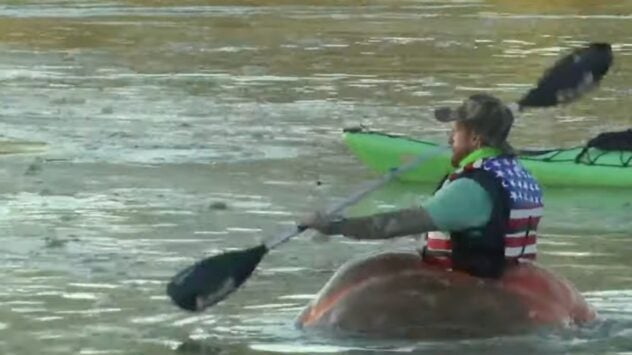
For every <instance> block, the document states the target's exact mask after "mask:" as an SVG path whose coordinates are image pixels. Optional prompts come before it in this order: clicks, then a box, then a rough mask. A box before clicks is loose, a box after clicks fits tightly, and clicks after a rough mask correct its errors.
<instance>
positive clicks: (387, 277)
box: [296, 253, 596, 339]
mask: <svg viewBox="0 0 632 355" xmlns="http://www.w3.org/2000/svg"><path fill="white" fill-rule="evenodd" d="M595 317H596V313H595V311H594V309H593V308H592V307H591V306H590V305H589V304H588V303H587V302H586V301H585V300H584V298H583V297H582V295H581V294H580V293H579V292H578V291H577V289H575V287H573V285H572V284H570V282H568V281H567V280H565V279H563V278H561V277H559V276H557V275H555V274H553V273H551V272H550V271H548V270H546V269H544V268H543V267H541V266H538V265H537V264H535V263H530V262H529V263H526V262H525V263H521V264H520V265H518V266H515V267H512V268H510V269H508V270H507V272H506V273H505V275H504V276H503V277H502V278H501V279H500V280H484V279H480V278H475V277H472V276H469V275H467V274H464V273H461V272H453V271H448V270H444V269H441V268H438V267H436V266H432V265H428V264H426V263H424V262H423V261H422V260H421V258H420V256H419V255H418V254H412V253H385V254H378V255H376V256H371V257H368V258H365V259H361V260H357V261H352V262H350V263H348V264H346V265H344V266H343V267H341V268H340V269H339V270H338V271H337V272H336V273H335V274H334V275H333V277H332V278H331V279H330V280H329V282H328V283H327V284H326V285H325V286H324V287H323V289H322V290H321V291H320V292H319V294H318V295H317V296H316V298H315V299H314V300H313V301H312V302H311V303H309V304H308V305H307V307H306V308H305V309H304V310H303V311H302V312H301V314H300V315H299V317H298V318H297V321H296V323H297V326H298V327H300V328H303V329H319V330H325V331H332V332H334V333H338V334H358V335H366V336H371V337H383V338H408V339H445V338H480V337H492V336H498V335H511V334H523V333H525V332H532V331H534V330H536V329H540V328H542V327H553V328H564V327H569V326H574V325H581V324H584V323H586V322H589V321H591V320H593V319H594V318H595Z"/></svg>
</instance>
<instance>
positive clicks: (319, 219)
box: [298, 211, 342, 235]
mask: <svg viewBox="0 0 632 355" xmlns="http://www.w3.org/2000/svg"><path fill="white" fill-rule="evenodd" d="M341 220H342V218H340V217H338V216H334V217H331V216H329V215H327V214H326V213H324V212H320V211H319V212H313V213H310V214H308V215H306V216H304V217H303V218H301V220H300V221H299V222H298V227H299V228H304V229H307V228H312V229H315V230H317V231H319V232H320V233H322V234H326V235H333V234H340V230H339V229H340V228H339V227H340V222H341Z"/></svg>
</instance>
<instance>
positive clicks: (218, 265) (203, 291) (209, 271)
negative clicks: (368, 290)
mask: <svg viewBox="0 0 632 355" xmlns="http://www.w3.org/2000/svg"><path fill="white" fill-rule="evenodd" d="M611 64H612V49H611V47H610V45H609V44H608V43H591V44H589V45H588V46H586V47H583V48H580V49H577V50H575V51H573V52H572V53H570V54H568V55H566V56H564V57H562V58H561V59H559V60H558V61H557V62H556V63H555V64H554V65H553V66H552V67H551V68H549V69H548V70H547V71H546V72H545V73H544V75H543V76H542V78H540V80H539V81H538V84H537V86H536V87H535V88H533V89H531V90H530V91H529V92H528V93H527V94H526V95H525V96H523V97H522V98H521V99H520V100H519V101H518V102H517V105H518V109H519V110H523V109H526V108H533V107H549V106H555V105H558V104H563V103H568V102H571V101H573V100H575V99H577V98H578V97H580V96H581V95H582V94H584V93H585V92H587V91H589V90H590V89H592V88H594V87H595V86H596V85H597V84H598V83H599V81H600V80H601V79H602V78H603V76H604V75H605V74H606V72H607V71H608V69H609V68H610V65H611ZM438 151H439V152H442V151H444V149H438ZM437 153H438V152H437V151H431V152H426V153H424V154H422V155H421V156H419V157H418V158H417V159H415V160H414V161H413V162H411V163H408V164H406V165H404V166H401V167H399V168H396V169H393V170H391V171H390V172H389V173H388V174H386V175H384V176H383V177H382V178H380V179H379V180H377V181H375V182H373V183H370V184H369V185H368V186H366V187H365V188H364V189H361V190H359V191H358V192H357V193H356V194H354V195H353V196H350V197H349V198H347V199H345V200H344V201H342V202H340V203H339V204H337V205H336V206H335V207H333V208H332V209H331V210H330V211H327V214H328V215H335V214H338V213H340V212H342V211H343V210H344V209H345V208H347V207H348V206H350V205H353V204H354V203H356V202H358V201H359V200H361V199H362V198H363V197H364V196H366V195H367V194H369V193H371V192H373V191H374V190H376V189H378V188H380V187H381V186H383V185H385V184H387V183H388V182H390V181H391V180H392V179H393V178H395V177H396V176H398V175H400V174H402V173H403V172H405V171H408V170H410V169H413V168H415V167H417V166H418V165H420V164H421V163H423V162H424V161H425V160H427V159H429V158H431V157H434V156H435V155H436V154H437ZM305 229H306V228H305V227H303V226H297V228H296V229H295V230H293V231H291V232H289V233H288V234H286V235H282V236H276V237H273V238H269V239H267V240H265V241H264V242H263V243H262V244H261V245H258V246H255V247H252V248H248V249H244V250H239V251H230V252H226V253H222V254H219V255H214V256H210V257H207V258H205V259H203V260H200V261H198V262H197V263H195V264H193V265H191V266H189V267H187V268H186V269H184V270H182V271H180V272H179V273H177V274H176V275H175V276H174V277H173V278H172V279H171V281H170V282H169V284H168V285H167V294H168V295H169V297H170V298H171V300H172V301H173V303H175V304H176V305H178V306H179V307H180V308H182V309H185V310H188V311H192V312H194V311H202V310H204V309H205V308H207V307H209V306H212V305H214V304H216V303H218V302H219V301H221V300H223V299H224V298H226V296H228V295H229V294H230V293H232V292H233V291H235V290H237V288H239V287H240V286H241V285H242V284H243V283H244V282H245V281H246V280H247V279H248V277H250V275H251V274H252V272H253V271H254V269H255V268H256V267H257V265H258V264H259V262H260V261H261V259H262V258H263V256H264V255H266V254H267V253H268V251H270V250H271V249H273V248H275V247H277V246H279V245H280V244H282V243H284V242H286V241H288V240H290V239H291V238H293V237H295V236H297V235H299V234H301V233H302V232H303V231H304V230H305Z"/></svg>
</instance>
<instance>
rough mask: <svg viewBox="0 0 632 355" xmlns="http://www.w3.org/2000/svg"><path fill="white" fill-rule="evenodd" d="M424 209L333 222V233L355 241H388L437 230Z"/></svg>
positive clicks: (403, 210)
mask: <svg viewBox="0 0 632 355" xmlns="http://www.w3.org/2000/svg"><path fill="white" fill-rule="evenodd" d="M435 229H436V228H435V225H434V222H433V221H432V219H431V218H430V215H428V213H427V212H426V211H425V210H424V209H423V208H419V207H418V208H409V209H402V210H397V211H393V212H386V213H378V214H374V215H370V216H366V217H356V218H343V219H340V220H338V221H335V222H332V232H335V233H334V234H342V235H344V236H346V237H351V238H354V239H388V238H394V237H401V236H405V235H411V234H418V233H424V232H428V231H432V230H435Z"/></svg>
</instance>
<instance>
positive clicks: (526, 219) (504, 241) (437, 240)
mask: <svg viewBox="0 0 632 355" xmlns="http://www.w3.org/2000/svg"><path fill="white" fill-rule="evenodd" d="M459 178H471V179H473V180H475V181H476V182H478V183H479V184H480V185H481V186H482V187H483V188H484V189H485V190H486V191H487V192H488V193H489V194H490V197H491V198H492V203H493V208H492V216H491V219H490V221H489V222H488V224H487V225H486V226H484V227H483V228H480V229H479V230H478V232H479V233H482V236H478V237H473V236H472V235H471V232H472V231H471V230H466V231H450V234H445V233H442V232H430V233H428V234H427V236H426V246H425V248H424V260H426V261H427V262H429V263H431V264H436V265H440V266H443V267H445V268H454V269H464V271H467V272H470V273H472V274H475V275H476V274H480V275H477V276H483V277H485V276H488V277H498V276H500V274H501V273H502V270H503V269H504V266H505V265H506V264H507V263H508V262H517V261H518V260H519V259H535V257H536V253H537V249H536V239H537V228H538V224H539V223H540V218H541V217H542V207H543V205H542V192H541V190H540V187H539V185H538V183H537V182H536V181H535V179H534V178H533V176H532V175H531V174H530V173H529V172H528V171H527V170H525V169H524V168H523V167H522V166H521V165H520V164H519V163H518V162H517V160H516V159H514V158H513V157H511V156H499V157H492V158H484V159H479V160H477V161H475V162H473V163H471V164H468V165H466V166H464V167H462V168H460V169H458V170H456V171H455V172H454V173H452V174H450V175H449V176H448V177H447V178H446V179H445V180H444V181H443V183H442V184H441V185H440V188H443V187H445V186H447V185H449V184H450V183H452V182H453V181H455V180H456V179H459ZM477 264H479V265H477ZM480 264H488V265H480Z"/></svg>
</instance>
